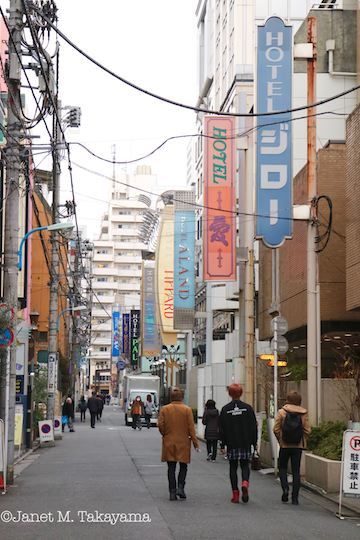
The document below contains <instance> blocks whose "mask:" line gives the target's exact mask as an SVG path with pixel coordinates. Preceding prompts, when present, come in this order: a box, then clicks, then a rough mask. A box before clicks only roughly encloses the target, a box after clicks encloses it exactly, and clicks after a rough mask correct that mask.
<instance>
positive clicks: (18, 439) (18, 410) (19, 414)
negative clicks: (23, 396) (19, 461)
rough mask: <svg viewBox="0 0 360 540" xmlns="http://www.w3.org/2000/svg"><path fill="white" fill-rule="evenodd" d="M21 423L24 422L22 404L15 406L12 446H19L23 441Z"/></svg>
mask: <svg viewBox="0 0 360 540" xmlns="http://www.w3.org/2000/svg"><path fill="white" fill-rule="evenodd" d="M23 421H24V406H23V405H22V404H17V405H15V433H14V444H15V446H18V447H19V446H21V445H22V440H23Z"/></svg>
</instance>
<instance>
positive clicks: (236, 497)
mask: <svg viewBox="0 0 360 540" xmlns="http://www.w3.org/2000/svg"><path fill="white" fill-rule="evenodd" d="M239 497H240V491H239V490H238V489H233V496H232V498H231V502H232V503H238V502H239Z"/></svg>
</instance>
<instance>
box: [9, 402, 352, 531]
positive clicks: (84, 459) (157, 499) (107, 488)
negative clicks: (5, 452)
mask: <svg viewBox="0 0 360 540" xmlns="http://www.w3.org/2000/svg"><path fill="white" fill-rule="evenodd" d="M87 420H88V419H87ZM75 429H76V431H75V433H69V432H66V433H65V435H64V437H63V439H62V441H59V442H57V444H56V447H55V448H48V449H40V450H38V451H36V452H35V453H34V454H32V455H31V457H30V459H27V460H25V462H23V463H20V464H19V465H18V466H17V472H18V473H19V472H20V474H19V475H18V476H17V477H16V480H15V485H14V486H13V487H11V488H10V489H9V492H8V494H7V495H5V496H2V497H1V499H0V514H1V518H2V522H1V523H0V537H1V539H2V540H10V539H13V538H16V539H17V540H22V539H31V540H32V539H35V538H36V539H39V540H40V539H45V538H46V539H49V538H51V539H62V540H65V539H77V540H80V539H85V538H86V539H90V540H91V539H95V538H107V539H113V538H114V539H117V538H121V539H125V540H133V539H134V540H138V539H144V540H152V539H154V540H155V539H156V540H163V539H164V540H165V539H176V540H190V539H195V538H196V539H197V538H202V539H214V538H221V539H223V540H225V539H229V540H230V539H231V540H233V539H237V538H240V539H250V540H262V539H264V540H265V539H269V538H270V539H272V538H274V539H275V538H276V539H277V540H280V539H285V538H289V537H291V538H293V539H299V540H300V539H306V540H311V539H320V538H327V539H331V538H334V539H335V538H336V539H339V538H344V539H345V538H346V539H347V540H355V539H358V538H359V534H360V528H359V526H360V518H359V519H358V520H353V521H340V520H338V519H337V518H336V517H335V511H336V506H335V505H334V504H333V503H331V502H329V501H327V500H325V499H323V498H322V497H320V496H318V495H314V494H313V493H310V492H308V491H304V490H303V491H302V496H301V497H300V505H299V506H298V507H294V506H292V505H291V504H287V505H286V504H282V503H281V502H280V488H279V485H278V483H277V482H276V481H275V479H274V477H273V476H264V475H262V474H260V473H259V472H253V473H252V477H251V491H250V502H249V503H248V504H247V505H244V504H239V505H234V504H231V503H230V485H229V481H228V464H227V462H226V461H225V460H224V459H223V458H222V457H220V458H218V461H217V462H216V463H208V462H207V461H206V452H205V447H204V445H202V452H201V453H200V454H197V453H195V452H194V453H193V461H192V463H191V465H190V468H189V474H188V482H187V485H186V491H187V494H188V498H187V500H185V501H181V500H179V501H176V502H170V501H169V500H168V492H167V478H166V465H165V464H162V463H161V462H160V445H161V438H160V435H159V433H158V431H157V429H154V428H152V429H151V430H149V431H148V430H146V429H143V430H142V431H136V432H135V431H133V430H132V429H131V428H130V427H125V426H124V422H123V413H122V411H120V409H118V408H115V407H112V406H111V407H105V409H104V415H103V420H102V423H98V424H97V425H96V429H94V430H92V429H90V426H89V424H88V422H87V423H86V424H81V423H80V422H79V421H78V418H77V422H76V424H75ZM37 456H39V457H37ZM26 461H28V462H30V465H29V466H28V467H25V464H26ZM22 469H23V470H22ZM68 511H70V512H69V513H68V514H67V512H68ZM96 511H97V512H98V513H102V514H104V513H113V514H128V513H140V514H148V515H149V518H147V517H146V516H145V522H143V523H136V522H135V523H134V522H130V523H124V522H121V518H119V519H118V522H117V523H115V524H111V523H101V522H98V523H96V522H92V520H99V521H100V520H101V519H106V518H104V516H101V515H100V514H98V515H96ZM26 513H36V514H40V513H46V514H47V516H44V517H43V518H42V519H43V521H44V522H40V523H31V522H30V523H24V522H20V523H16V522H15V521H17V520H19V518H20V519H27V517H26ZM11 516H12V517H11ZM9 519H12V520H13V521H11V522H9V523H8V524H6V523H4V521H6V520H9ZM62 519H63V520H64V521H63V522H61V520H62ZM108 519H110V518H108ZM114 519H115V520H116V519H117V518H114ZM130 519H132V518H131V517H130ZM148 519H149V520H151V522H147V521H146V520H148Z"/></svg>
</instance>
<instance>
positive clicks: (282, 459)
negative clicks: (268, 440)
mask: <svg viewBox="0 0 360 540" xmlns="http://www.w3.org/2000/svg"><path fill="white" fill-rule="evenodd" d="M310 431H311V428H310V424H309V420H308V415H307V410H306V409H304V408H303V407H301V395H300V394H298V393H297V392H290V393H289V394H288V395H287V397H286V404H285V405H284V406H283V408H282V409H280V410H279V412H278V415H277V417H276V420H275V425H274V433H275V436H276V438H277V440H278V441H279V444H280V452H279V477H280V482H281V487H282V490H283V494H282V497H281V500H282V501H283V502H288V500H289V484H288V480H287V467H288V462H289V459H290V460H291V472H292V477H293V485H292V494H291V501H292V504H299V489H300V462H301V454H302V451H303V450H304V448H306V441H307V438H308V436H309V434H310Z"/></svg>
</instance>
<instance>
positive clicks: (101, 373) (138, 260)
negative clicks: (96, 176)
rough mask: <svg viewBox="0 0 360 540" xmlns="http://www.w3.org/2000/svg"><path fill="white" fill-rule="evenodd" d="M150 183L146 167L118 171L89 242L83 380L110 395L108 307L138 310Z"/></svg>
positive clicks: (148, 246)
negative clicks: (87, 326)
mask: <svg viewBox="0 0 360 540" xmlns="http://www.w3.org/2000/svg"><path fill="white" fill-rule="evenodd" d="M156 185H157V179H156V177H155V176H154V175H153V174H152V172H151V168H150V167H148V166H138V167H137V169H136V171H135V174H134V175H128V174H126V173H122V174H121V176H120V178H118V179H117V180H115V181H114V182H113V185H112V191H111V198H110V201H109V207H108V211H107V212H106V214H105V215H104V217H103V219H102V223H101V229H100V235H99V239H98V240H95V241H94V249H93V266H92V272H93V279H92V289H93V298H92V300H93V309H92V323H91V351H90V381H89V382H90V387H96V390H97V391H98V392H103V393H112V392H113V390H114V386H115V376H116V371H115V372H114V371H113V373H111V337H112V321H111V314H112V308H113V306H114V305H115V304H119V305H120V309H121V312H126V311H127V312H129V311H130V310H131V309H140V288H141V264H142V258H143V252H144V251H145V252H148V251H151V250H153V249H154V247H155V246H154V239H153V235H152V234H151V233H152V229H151V218H152V216H153V210H154V208H155V200H156V198H157V197H156V196H155V195H149V194H148V193H146V192H147V191H150V192H154V191H155V190H156ZM149 222H150V226H148V223H149ZM145 225H146V226H145ZM112 382H113V383H114V384H113V385H112Z"/></svg>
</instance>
